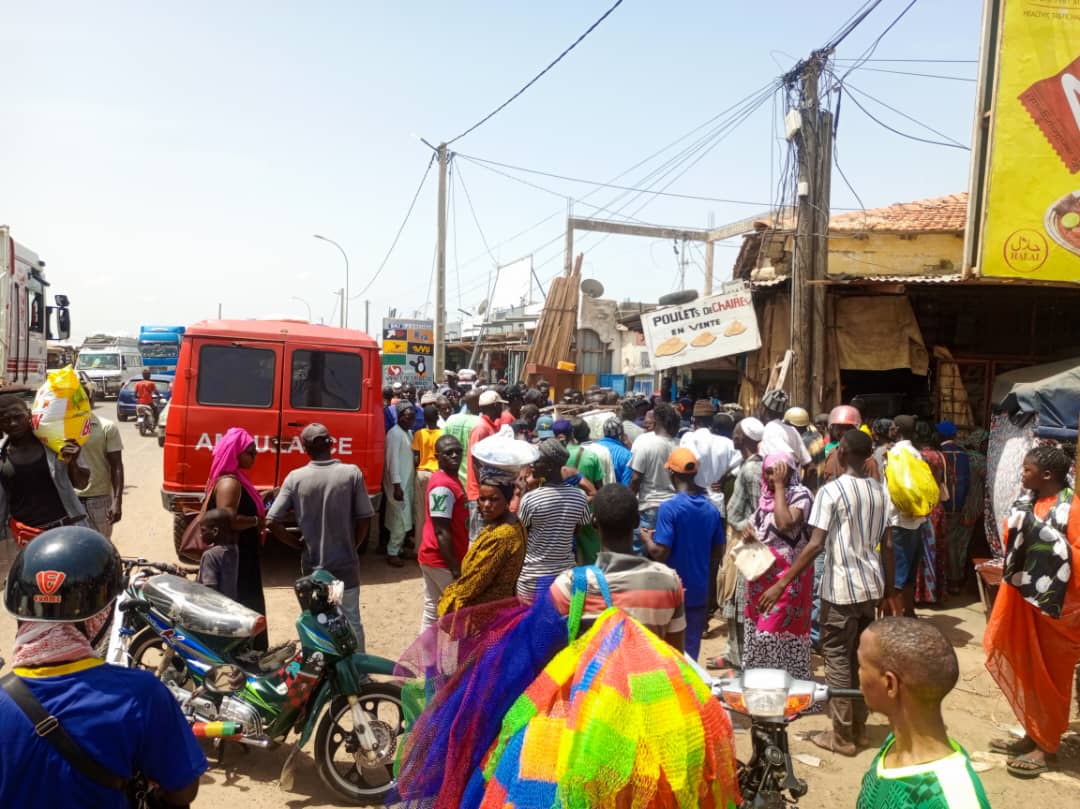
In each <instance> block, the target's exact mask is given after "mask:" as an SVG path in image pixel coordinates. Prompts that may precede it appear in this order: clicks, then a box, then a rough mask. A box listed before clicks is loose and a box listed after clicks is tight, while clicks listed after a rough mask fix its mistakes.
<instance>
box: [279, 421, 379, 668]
mask: <svg viewBox="0 0 1080 809" xmlns="http://www.w3.org/2000/svg"><path fill="white" fill-rule="evenodd" d="M300 442H301V443H302V444H303V445H304V451H305V452H307V454H308V457H310V458H311V461H310V462H309V463H308V465H307V466H304V467H301V468H300V469H294V470H293V471H292V472H290V473H289V474H288V475H286V477H285V480H284V482H282V484H281V491H280V492H279V493H278V496H277V498H276V499H275V500H274V504H273V505H272V506H271V507H270V511H269V512H267V515H266V519H267V524H268V527H269V528H270V530H271V531H272V532H273V534H274V536H275V537H277V538H278V539H279V540H281V541H282V542H284V543H286V544H287V545H292V546H293V547H298V548H300V550H301V551H302V554H301V557H300V567H301V570H302V571H303V573H304V575H307V574H308V573H310V572H311V571H312V570H315V569H316V568H322V569H324V570H326V571H327V572H329V573H331V574H332V575H333V576H334V577H335V578H337V579H340V580H341V582H342V583H343V584H344V585H345V597H344V599H343V600H342V603H341V609H342V611H343V612H344V613H345V615H346V617H347V618H348V619H349V623H350V624H352V627H353V629H354V630H355V631H356V637H357V640H358V641H359V643H360V646H359V649H360V651H361V652H362V651H364V625H363V623H362V622H361V620H360V559H359V557H358V556H357V553H356V548H357V546H359V545H360V544H361V543H362V542H363V541H364V539H365V538H366V537H367V532H368V525H369V524H370V522H371V517H372V515H373V513H374V511H373V510H372V508H371V500H369V499H368V493H367V487H366V486H365V485H364V475H363V473H361V471H360V469H359V468H357V467H356V466H354V465H352V464H343V463H341V461H339V460H337V459H336V458H332V457H331V451H332V448H333V446H334V439H333V438H331V437H330V432H329V431H328V430H327V429H326V427H324V426H323V425H322V424H309V425H308V426H307V427H305V428H304V430H303V432H302V433H300ZM290 511H294V512H295V513H296V522H297V524H298V525H299V526H300V533H301V540H300V543H299V544H297V542H296V540H295V539H294V538H293V537H291V536H290V535H289V533H288V532H287V531H286V530H285V525H284V520H285V518H286V516H287V515H288V513H289V512H290Z"/></svg>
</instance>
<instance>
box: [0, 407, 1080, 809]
mask: <svg viewBox="0 0 1080 809" xmlns="http://www.w3.org/2000/svg"><path fill="white" fill-rule="evenodd" d="M99 412H100V413H102V414H104V415H106V416H111V415H112V413H113V408H112V404H111V403H108V404H103V405H99ZM120 427H121V430H122V431H123V436H124V443H125V447H126V449H125V453H124V458H125V468H126V471H127V482H128V487H127V491H126V495H125V503H124V519H123V521H122V522H121V523H120V524H119V525H117V526H116V532H115V535H114V540H115V542H116V544H117V545H118V546H119V548H120V550H121V553H123V554H125V555H140V556H145V557H147V558H151V559H159V560H164V561H174V556H173V550H172V526H171V520H170V518H169V516H168V515H167V514H166V513H165V512H164V511H163V510H162V508H161V499H160V494H159V492H160V486H161V450H160V449H159V448H158V446H157V442H156V441H155V440H153V439H150V438H141V437H140V436H139V435H138V434H137V433H136V432H135V430H134V428H133V426H132V425H131V424H130V423H128V424H122V425H120ZM5 544H6V543H5ZM7 550H8V549H7V548H3V549H0V565H2V566H3V567H2V569H0V575H3V574H4V573H6V564H4V558H5V556H6V553H5V552H6V551H7ZM362 568H363V569H362V589H361V600H362V605H361V608H362V612H363V620H364V626H365V630H366V633H367V644H368V651H369V652H372V653H374V654H380V655H384V656H386V657H390V658H394V657H396V656H397V655H398V654H399V653H400V652H402V651H403V650H404V649H405V648H406V647H407V646H408V644H409V643H410V642H411V641H412V640H413V639H414V637H415V635H416V632H417V630H418V627H419V624H420V612H421V601H422V595H421V591H422V585H421V581H420V571H419V568H417V566H416V565H415V563H413V564H410V565H408V566H406V567H405V568H403V569H401V570H396V569H393V568H391V567H389V566H388V565H387V564H386V563H385V562H384V561H383V558H382V557H380V556H375V555H368V556H365V557H363V560H362ZM296 571H297V565H296V558H295V556H294V555H293V554H292V553H291V552H289V551H288V550H287V549H284V548H281V547H276V546H274V545H273V543H272V542H271V544H270V545H268V547H267V553H266V555H265V559H264V574H263V575H264V582H265V585H266V592H267V609H268V620H269V625H270V636H271V642H276V641H283V640H287V639H289V638H294V637H295V636H296V635H295V630H294V629H293V622H294V621H295V618H296V614H297V610H298V607H297V604H296V599H295V596H294V595H293V592H292V589H291V588H292V583H293V580H294V577H295V576H296V575H297V572H296ZM921 614H922V616H923V617H925V618H926V619H927V620H931V621H933V622H934V623H936V624H937V625H938V626H939V627H940V628H941V629H942V630H943V631H944V632H945V633H946V634H947V635H948V637H949V639H950V640H951V641H952V642H953V644H954V645H955V646H956V649H957V653H958V655H959V657H960V665H961V671H962V679H961V682H960V685H959V686H958V687H957V689H956V690H955V691H954V692H953V693H952V694H951V695H950V696H949V698H948V699H947V701H946V702H945V713H946V720H947V722H948V725H949V731H950V733H951V734H952V736H953V737H954V738H955V739H956V740H957V741H959V742H960V743H961V744H962V745H964V746H965V747H966V748H967V749H968V750H969V751H970V752H972V753H973V754H974V755H975V757H976V758H977V760H978V762H979V763H978V766H979V767H980V768H982V767H986V768H987V769H986V770H985V771H984V772H983V773H982V779H983V783H984V785H985V787H986V791H987V794H988V795H989V797H990V802H991V804H992V805H993V806H995V807H1019V806H1021V805H1023V804H1025V803H1027V804H1028V805H1030V806H1046V807H1049V806H1055V805H1057V806H1077V805H1080V721H1074V722H1073V724H1072V726H1071V733H1070V736H1069V737H1068V738H1067V739H1066V744H1065V746H1063V750H1062V754H1061V755H1060V756H1059V762H1058V771H1057V772H1054V773H1051V774H1050V775H1049V776H1043V777H1041V778H1039V779H1037V780H1035V781H1018V780H1016V779H1014V778H1012V777H1010V776H1009V775H1008V774H1007V773H1006V772H1005V769H1004V762H1003V759H1002V758H1001V757H999V756H994V755H991V754H988V753H986V752H985V751H986V750H987V742H988V740H989V739H990V738H992V737H994V736H997V735H1000V734H1001V733H1002V732H1003V730H1007V729H1009V728H1011V727H1014V726H1015V725H1016V721H1015V719H1014V717H1013V716H1012V712H1011V711H1010V709H1009V706H1008V704H1007V703H1006V702H1005V700H1004V699H1003V698H1002V697H1001V696H1000V694H999V693H998V691H997V688H996V687H995V685H994V683H993V681H992V680H991V679H990V677H989V675H988V674H987V673H986V671H985V669H984V668H983V653H982V646H981V638H982V633H983V629H984V627H985V618H984V615H983V610H982V605H981V604H980V603H978V601H977V598H976V596H975V594H974V593H972V594H971V595H970V596H968V597H965V598H963V599H959V600H956V601H954V602H951V603H950V605H949V606H948V608H945V609H940V610H936V611H933V610H924V611H921ZM14 629H15V624H14V621H13V620H12V619H11V618H10V617H9V616H7V615H3V616H2V617H0V656H6V657H10V649H11V642H12V637H13V635H14ZM725 645H726V644H725V640H724V639H723V638H722V637H718V638H706V640H705V641H704V643H703V656H704V655H713V654H718V653H722V652H723V651H724V648H725ZM816 662H817V663H818V675H819V676H822V671H821V668H820V660H817V661H816ZM1075 719H1076V717H1075V715H1074V720H1075ZM826 725H827V720H826V718H825V717H823V716H813V717H808V718H805V719H801V720H799V721H797V722H796V723H795V724H794V725H793V726H792V728H791V749H792V752H793V754H795V755H797V756H810V757H812V758H808V759H806V760H805V761H797V762H796V770H797V773H798V775H799V776H800V777H801V778H804V779H805V780H806V781H807V782H808V783H809V785H810V791H809V793H808V794H807V795H806V797H805V798H803V799H802V800H801V801H800V802H799V805H800V806H802V807H809V809H819V808H820V809H834V808H835V807H853V806H854V805H855V798H856V796H857V794H858V789H859V783H860V782H861V779H862V776H863V773H864V772H865V771H866V769H867V768H868V767H869V765H870V761H871V759H872V758H873V755H874V751H872V750H865V751H863V752H861V753H860V754H859V755H858V756H857V757H856V758H854V759H848V758H844V757H842V756H838V755H833V754H830V753H826V752H824V751H821V750H819V749H818V748H816V747H814V746H813V745H812V744H810V743H809V742H808V741H805V740H804V739H803V738H801V737H802V736H803V735H804V734H806V733H807V732H809V731H813V730H816V729H819V728H822V727H825V726H826ZM869 731H870V735H871V738H872V740H873V741H874V742H875V743H880V742H881V741H882V740H883V739H884V738H885V735H886V734H887V732H888V728H887V725H886V723H885V721H884V719H883V718H882V717H880V716H874V717H871V720H870V727H869ZM736 739H737V745H738V748H739V752H740V754H741V755H745V754H746V752H747V751H748V747H749V742H748V739H747V735H746V733H737V734H736ZM286 752H287V751H286V750H284V749H278V750H268V751H261V750H254V749H253V750H247V751H244V750H241V751H230V755H229V756H228V757H227V758H226V761H225V763H224V764H225V766H224V767H219V766H212V767H211V769H210V770H209V772H208V773H207V774H206V775H205V776H204V777H203V782H202V788H201V790H200V793H199V797H198V799H197V801H196V804H195V805H196V806H201V807H225V806H236V805H243V806H245V807H259V808H260V809H261V808H269V807H291V808H292V809H299V808H300V807H321V806H334V805H336V804H335V801H334V796H333V793H331V792H330V791H329V790H327V789H326V788H325V787H324V786H323V785H322V782H321V781H320V780H319V778H318V775H317V774H316V772H315V765H314V762H313V761H312V760H311V758H310V756H309V755H307V754H302V755H301V756H300V757H299V765H298V767H297V771H296V779H295V782H294V785H293V787H292V790H291V791H288V792H286V791H283V790H281V789H280V788H279V786H278V783H277V778H278V774H279V772H280V768H281V765H282V763H283V761H284V758H285V755H286ZM212 760H213V759H212ZM814 765H816V766H814Z"/></svg>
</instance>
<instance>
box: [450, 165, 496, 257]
mask: <svg viewBox="0 0 1080 809" xmlns="http://www.w3.org/2000/svg"><path fill="white" fill-rule="evenodd" d="M458 157H461V155H458ZM458 182H460V183H461V190H462V191H464V192H465V201H466V202H468V203H469V212H470V213H471V214H472V218H473V222H474V223H476V232H477V233H479V234H480V241H481V243H482V244H483V245H484V249H485V250H487V254H488V256H489V257H490V258H491V264H492V266H495V267H498V266H499V262H498V260H497V259H496V258H495V254H494V253H493V252H492V251H491V248H490V247H488V241H487V236H485V235H484V229H483V228H482V227H480V217H478V216H477V215H476V208H474V207H473V201H472V195H471V194H470V193H469V186H467V185H465V176H464V175H463V174H462V173H461V170H460V168H459V170H458Z"/></svg>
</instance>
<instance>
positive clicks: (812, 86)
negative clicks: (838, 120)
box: [791, 51, 832, 412]
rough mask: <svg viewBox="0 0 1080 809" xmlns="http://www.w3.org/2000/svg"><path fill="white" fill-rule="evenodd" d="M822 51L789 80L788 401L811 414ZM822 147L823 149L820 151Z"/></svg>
mask: <svg viewBox="0 0 1080 809" xmlns="http://www.w3.org/2000/svg"><path fill="white" fill-rule="evenodd" d="M828 55H829V54H828V52H825V51H815V52H814V53H812V54H811V55H810V58H809V59H808V60H807V61H806V62H804V63H802V64H801V65H800V66H799V67H798V68H797V69H796V72H795V73H794V75H792V79H793V80H794V78H796V77H797V78H800V79H801V81H802V102H801V104H800V107H799V116H800V124H799V128H798V132H797V133H796V135H795V144H796V149H797V152H798V158H799V188H798V221H797V223H796V226H795V264H794V271H793V274H792V280H791V346H792V349H793V350H794V352H795V373H794V374H793V384H792V393H793V396H792V403H793V404H796V405H799V406H801V407H805V408H806V409H807V410H810V411H811V412H818V411H820V409H821V393H822V385H823V383H824V376H825V374H824V367H825V289H824V287H823V286H822V285H820V284H814V283H811V282H813V281H820V280H824V278H825V264H826V261H827V260H828V250H829V243H828V230H829V182H828V178H829V175H830V174H831V171H832V161H831V151H832V150H831V144H832V138H831V135H826V134H824V132H823V129H824V127H825V126H826V125H828V126H829V127H831V125H832V116H830V115H827V114H824V115H823V113H822V111H821V104H820V99H819V97H818V80H819V78H820V76H821V68H822V66H823V65H824V62H825V60H826V59H827V58H828ZM825 146H828V147H830V148H828V150H827V151H826V149H825V148H823V147H825Z"/></svg>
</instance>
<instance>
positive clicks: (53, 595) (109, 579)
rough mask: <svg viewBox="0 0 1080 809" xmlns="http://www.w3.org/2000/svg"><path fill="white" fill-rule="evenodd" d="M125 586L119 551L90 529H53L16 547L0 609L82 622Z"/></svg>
mask: <svg viewBox="0 0 1080 809" xmlns="http://www.w3.org/2000/svg"><path fill="white" fill-rule="evenodd" d="M123 587H124V571H123V566H122V565H121V563H120V554H119V553H117V551H116V548H115V547H113V544H112V543H111V542H109V540H107V539H106V538H105V537H103V536H102V535H101V534H99V533H98V532H97V531H94V530H92V529H90V528H83V527H80V526H65V527H63V528H53V529H52V530H50V531H46V532H44V533H43V534H41V535H40V536H38V537H36V538H35V539H33V540H32V541H31V542H30V544H29V545H27V546H26V547H24V548H23V549H22V550H20V551H19V555H18V556H16V557H15V561H14V563H12V565H11V570H10V571H9V572H8V578H7V584H6V585H5V587H4V607H5V608H6V609H7V611H8V612H10V613H11V614H12V615H14V616H15V617H16V618H19V619H20V620H23V621H69V622H77V621H84V620H86V619H87V618H90V617H92V616H94V615H97V614H98V613H99V612H101V611H102V610H104V609H105V608H106V607H108V606H109V604H111V603H112V601H113V599H115V598H116V596H117V595H119V593H120V591H121V590H122V589H123Z"/></svg>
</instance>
